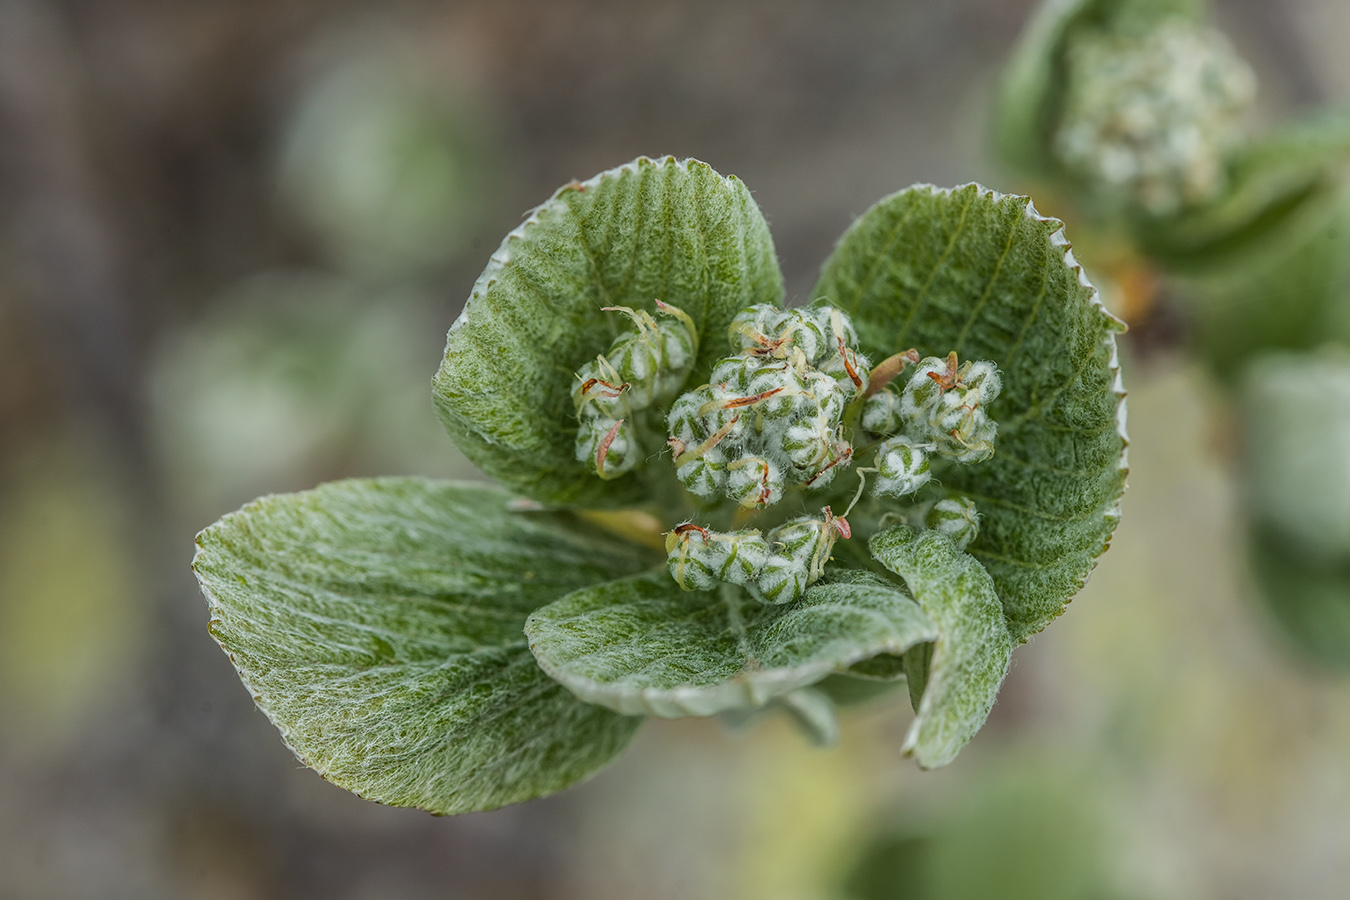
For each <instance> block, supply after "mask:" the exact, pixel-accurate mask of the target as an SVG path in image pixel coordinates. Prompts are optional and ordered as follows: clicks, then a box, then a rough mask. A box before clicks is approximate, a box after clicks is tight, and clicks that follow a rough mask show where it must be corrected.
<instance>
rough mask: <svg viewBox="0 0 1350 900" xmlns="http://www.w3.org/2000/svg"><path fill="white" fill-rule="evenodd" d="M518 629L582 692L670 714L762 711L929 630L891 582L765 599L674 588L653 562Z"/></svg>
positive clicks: (836, 583)
mask: <svg viewBox="0 0 1350 900" xmlns="http://www.w3.org/2000/svg"><path fill="white" fill-rule="evenodd" d="M525 631H526V633H527V634H528V635H529V637H530V649H531V650H533V651H534V655H535V657H536V658H537V659H538V660H539V665H540V666H542V667H543V669H544V671H546V672H548V673H549V675H551V676H552V677H553V678H555V679H556V680H558V681H559V682H561V683H562V684H564V685H566V686H567V687H568V688H569V689H570V690H571V691H572V692H573V693H575V694H576V695H577V696H578V697H580V698H581V699H583V700H586V701H587V702H589V703H598V704H601V705H602V706H606V707H609V708H610V709H613V710H616V711H618V712H622V713H629V714H637V713H651V714H653V715H658V716H665V717H671V718H673V717H678V716H691V715H692V716H708V715H713V714H714V713H718V712H722V711H724V710H730V709H740V708H747V707H757V706H762V705H763V704H765V703H766V702H768V701H769V700H771V699H773V698H774V697H777V696H781V695H784V694H787V693H789V692H791V691H793V690H796V689H797V688H801V687H804V686H806V685H809V684H814V683H815V682H817V681H820V680H821V679H823V678H825V677H826V676H827V675H831V674H834V673H837V672H843V671H845V670H847V669H848V668H849V666H851V665H853V664H854V663H857V662H860V661H862V660H865V659H871V658H873V657H876V656H879V655H881V654H895V655H899V654H901V653H903V652H904V651H905V650H906V649H907V648H909V647H911V646H913V645H914V644H916V643H919V642H922V641H931V640H933V639H934V638H935V637H936V636H937V631H936V628H935V626H934V625H933V623H932V622H931V621H929V620H928V617H927V616H925V615H924V614H923V612H922V611H921V610H920V609H919V607H918V606H917V605H915V603H914V601H913V600H912V599H911V598H910V597H909V596H908V595H907V594H906V593H905V592H904V590H903V589H901V588H900V587H899V586H898V585H895V584H892V583H890V582H888V581H884V580H882V579H881V578H879V577H877V576H875V575H870V574H867V573H863V572H849V571H845V572H839V573H837V574H836V575H834V576H833V577H832V580H831V581H828V582H823V583H821V584H817V585H815V586H814V587H812V588H810V589H809V590H808V591H807V592H806V595H805V596H804V597H803V598H802V599H801V600H800V601H799V602H797V603H793V604H787V605H783V606H772V605H765V604H761V603H759V602H758V601H756V600H754V599H752V598H750V597H749V596H748V595H746V594H745V593H743V592H742V591H741V590H740V589H738V588H733V587H728V588H726V589H725V590H721V591H684V590H681V589H680V587H679V586H678V585H677V584H675V582H674V581H673V580H672V579H671V577H670V575H669V573H667V572H666V571H665V570H664V569H662V570H660V571H657V572H653V573H650V574H648V575H644V576H641V577H638V578H633V579H628V580H626V581H615V582H610V583H609V584H602V585H596V586H595V587H590V588H583V589H582V590H579V591H577V592H576V593H573V594H570V595H568V596H567V597H564V598H563V599H562V600H559V601H558V602H556V603H552V604H550V605H548V606H546V607H544V608H543V609H540V610H539V611H538V612H536V613H534V614H533V615H532V616H530V620H529V622H528V623H527V624H526V626H525Z"/></svg>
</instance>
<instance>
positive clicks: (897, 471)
mask: <svg viewBox="0 0 1350 900" xmlns="http://www.w3.org/2000/svg"><path fill="white" fill-rule="evenodd" d="M932 477H933V476H932V473H931V472H929V470H928V454H927V453H926V452H924V450H923V449H922V448H921V447H918V446H915V444H914V443H913V441H911V440H910V439H909V438H907V437H904V436H899V437H893V438H889V439H888V440H886V441H884V442H882V444H881V446H880V447H878V448H877V480H876V483H875V485H874V486H873V488H872V490H873V492H875V493H877V494H881V495H885V496H891V497H904V496H908V495H909V494H913V493H914V492H916V491H918V490H919V488H921V487H923V486H924V485H926V484H928V482H929V481H930V480H931V479H932Z"/></svg>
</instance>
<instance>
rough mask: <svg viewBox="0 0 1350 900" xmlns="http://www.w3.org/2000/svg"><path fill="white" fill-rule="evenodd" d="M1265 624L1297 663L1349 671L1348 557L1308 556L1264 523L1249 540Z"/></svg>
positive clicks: (1298, 546)
mask: <svg viewBox="0 0 1350 900" xmlns="http://www.w3.org/2000/svg"><path fill="white" fill-rule="evenodd" d="M1248 547H1249V548H1250V553H1251V563H1252V571H1253V573H1254V574H1255V576H1256V583H1257V586H1258V587H1259V588H1260V594H1261V599H1262V601H1263V602H1264V605H1265V608H1266V612H1267V615H1268V618H1269V620H1270V621H1271V622H1272V624H1274V625H1275V626H1276V628H1277V629H1278V630H1279V633H1280V634H1281V635H1283V637H1284V639H1285V641H1286V642H1287V643H1288V645H1289V647H1290V648H1291V649H1292V650H1293V651H1294V652H1295V653H1297V654H1298V655H1299V656H1300V657H1301V658H1302V659H1304V660H1305V661H1307V662H1310V663H1313V664H1315V665H1318V666H1322V667H1325V668H1327V669H1333V670H1339V671H1342V672H1344V671H1347V670H1350V556H1343V557H1339V558H1337V557H1327V556H1325V555H1320V554H1317V553H1309V552H1308V550H1307V548H1306V547H1303V546H1300V545H1299V543H1298V542H1297V541H1294V540H1291V539H1290V537H1289V535H1287V534H1284V533H1282V532H1281V531H1280V530H1279V529H1278V528H1276V527H1274V526H1272V525H1271V524H1269V523H1268V522H1260V521H1258V522H1257V523H1256V524H1255V525H1254V526H1253V527H1252V529H1251V534H1250V537H1249V539H1248Z"/></svg>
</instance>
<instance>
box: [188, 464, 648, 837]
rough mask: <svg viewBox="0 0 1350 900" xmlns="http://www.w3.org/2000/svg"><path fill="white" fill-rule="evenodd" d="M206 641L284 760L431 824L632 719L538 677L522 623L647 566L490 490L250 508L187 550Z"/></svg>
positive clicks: (390, 485)
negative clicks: (202, 597)
mask: <svg viewBox="0 0 1350 900" xmlns="http://www.w3.org/2000/svg"><path fill="white" fill-rule="evenodd" d="M197 544H198V548H199V549H198V552H197V556H196V559H195V560H194V563H193V568H194V569H195V570H196V573H197V578H198V580H199V581H200V582H201V585H202V589H203V591H204V592H205V594H206V596H207V600H208V602H209V604H210V609H211V633H212V635H213V636H214V637H215V638H216V640H217V641H219V642H220V645H221V646H222V647H223V648H224V650H225V651H226V653H228V654H229V656H230V660H231V661H232V662H233V663H234V665H235V667H236V668H237V669H238V671H239V675H240V677H241V678H242V679H243V681H244V684H245V685H246V686H247V687H248V688H249V691H250V692H251V693H252V694H253V696H254V699H255V701H256V702H257V704H258V706H259V707H260V708H261V709H262V710H263V712H265V713H266V714H267V716H268V718H270V719H271V720H272V722H273V724H275V725H276V726H277V728H278V729H279V730H280V731H281V735H282V738H283V739H284V740H285V742H286V744H287V746H289V747H290V748H291V750H292V751H293V752H294V753H295V755H296V756H297V757H299V759H300V760H301V761H302V762H304V763H305V764H306V765H308V766H311V767H313V768H314V769H316V770H318V771H319V773H320V774H322V775H323V776H324V777H325V778H327V779H328V780H329V781H332V782H334V783H336V784H338V785H341V786H342V787H345V788H347V789H348V790H351V791H353V792H355V793H357V794H359V795H361V796H363V797H366V798H369V799H371V800H377V801H379V802H381V803H388V804H392V805H395V806H418V807H421V808H422V809H426V810H429V811H431V812H435V813H460V812H468V811H470V810H479V809H492V808H494V807H498V806H502V805H504V804H507V803H515V802H518V801H522V800H528V799H530V798H532V797H539V796H542V795H544V794H548V793H550V792H552V791H556V790H560V789H562V788H564V787H566V786H568V785H570V784H572V783H573V782H576V781H578V780H580V779H582V778H585V777H587V776H588V775H590V774H591V773H593V772H595V771H596V770H597V769H599V768H600V767H601V766H603V765H605V764H606V763H607V762H608V761H609V760H610V759H612V758H613V757H614V756H615V755H616V754H617V753H619V752H620V751H621V750H622V749H623V748H624V747H625V746H626V745H627V744H628V741H629V739H630V738H631V737H632V735H633V733H634V732H635V731H636V729H637V727H638V725H639V723H640V720H639V719H636V718H627V717H623V716H616V715H614V714H613V713H611V712H609V711H608V710H604V709H600V708H598V707H595V706H589V705H587V704H584V703H581V702H579V701H578V700H577V699H576V698H575V697H573V696H572V695H571V694H570V693H568V692H567V691H566V690H564V689H563V688H562V687H560V686H558V685H556V684H554V683H553V682H552V681H550V680H549V679H548V677H547V676H546V675H544V673H543V672H541V671H540V670H539V667H538V666H537V665H536V664H535V662H534V658H533V657H531V656H530V652H529V649H528V647H527V645H526V641H525V635H524V634H523V633H522V631H521V628H522V626H523V624H524V622H525V618H526V616H528V615H529V613H530V612H531V611H532V610H534V609H535V608H537V607H539V606H541V605H542V604H545V603H548V602H550V601H552V600H554V599H556V598H558V597H561V596H563V595H565V594H567V593H569V592H570V591H573V590H575V589H576V588H578V587H582V586H584V585H588V584H593V583H595V582H598V581H603V580H606V579H609V578H612V577H615V576H621V575H627V574H629V573H632V572H635V571H639V570H640V569H641V568H644V567H645V566H647V565H650V563H651V559H650V557H649V555H648V554H646V553H644V552H642V551H640V550H638V549H637V548H635V547H632V546H629V545H627V544H624V543H622V542H618V541H616V540H614V539H613V538H607V537H605V536H603V535H599V534H596V533H595V532H593V531H591V530H590V529H588V528H587V527H585V526H584V525H583V524H581V523H580V522H578V521H576V520H575V519H573V518H571V517H569V516H566V515H561V514H545V513H537V512H527V513H522V512H512V511H511V508H510V498H509V497H507V495H505V494H503V493H502V492H501V491H498V490H496V489H493V488H488V487H483V486H477V485H468V484H457V483H453V482H435V481H428V480H424V479H416V478H388V479H378V480H369V481H366V480H359V481H343V482H337V483H334V484H327V485H323V486H321V487H319V488H316V489H315V490H312V491H305V492H304V493H300V494H285V495H279V496H273V497H264V498H263V499H261V500H258V501H255V502H254V503H251V504H249V505H248V506H246V507H244V508H243V509H242V510H240V511H239V512H236V513H233V514H231V515H228V516H226V517H225V518H223V519H221V520H220V521H219V522H217V523H216V524H214V525H212V526H211V527H210V528H208V529H206V530H205V531H203V532H202V533H201V534H200V535H198V538H197Z"/></svg>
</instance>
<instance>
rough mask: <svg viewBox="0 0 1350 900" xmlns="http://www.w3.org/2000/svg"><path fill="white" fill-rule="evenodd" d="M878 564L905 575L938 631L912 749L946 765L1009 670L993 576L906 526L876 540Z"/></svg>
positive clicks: (922, 759) (909, 738)
mask: <svg viewBox="0 0 1350 900" xmlns="http://www.w3.org/2000/svg"><path fill="white" fill-rule="evenodd" d="M868 546H870V547H871V549H872V554H873V555H874V556H875V557H876V558H877V561H878V562H880V563H881V564H882V565H884V566H885V567H886V568H888V569H890V570H891V571H892V572H894V573H895V574H897V575H899V576H900V577H901V578H903V579H905V584H907V585H908V586H909V589H910V590H911V591H913V592H914V599H915V600H917V601H918V603H919V605H920V606H921V607H923V611H924V612H926V613H927V614H928V615H929V617H930V618H932V620H933V621H934V622H936V623H937V626H938V634H939V637H938V639H937V641H936V642H935V644H934V645H933V653H932V658H931V662H930V668H929V670H928V681H927V684H926V685H925V686H924V688H923V698H922V699H921V700H920V702H919V705H918V710H917V712H918V715H917V716H916V717H915V719H914V722H913V723H912V724H911V725H910V728H909V734H907V735H906V736H905V745H904V752H905V753H907V754H912V755H913V756H914V758H915V759H917V760H918V761H919V765H921V766H923V767H924V768H925V769H931V768H934V767H936V766H945V765H946V764H947V763H949V762H951V761H952V760H953V759H955V758H956V754H957V753H958V752H959V751H960V750H961V748H962V747H964V746H965V745H966V743H967V742H968V741H969V740H970V739H971V738H972V737H974V736H975V732H977V731H979V730H980V726H981V725H983V724H984V720H985V719H986V718H988V717H989V710H990V709H992V708H993V706H994V700H995V699H996V698H997V697H998V689H999V686H1000V685H1001V684H1003V677H1004V676H1005V675H1006V674H1007V673H1008V660H1009V657H1010V656H1011V655H1012V648H1013V640H1012V639H1011V637H1010V636H1009V634H1008V628H1007V625H1006V624H1005V622H1004V618H1003V608H1002V606H1001V605H1000V604H999V601H998V595H997V594H996V593H995V592H994V583H993V580H992V579H991V578H990V577H989V573H988V572H986V571H985V570H984V568H983V567H982V566H981V565H980V564H979V563H978V562H976V561H975V559H974V558H973V557H971V556H970V554H968V553H963V552H961V551H960V550H957V549H956V545H955V544H953V543H952V541H951V538H949V537H947V536H946V535H944V534H941V533H939V532H936V531H920V530H918V529H915V528H912V527H910V526H908V525H900V526H897V527H895V528H891V529H889V530H887V531H883V532H881V533H880V534H878V535H875V536H873V538H872V540H871V541H870V542H869V544H868Z"/></svg>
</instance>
